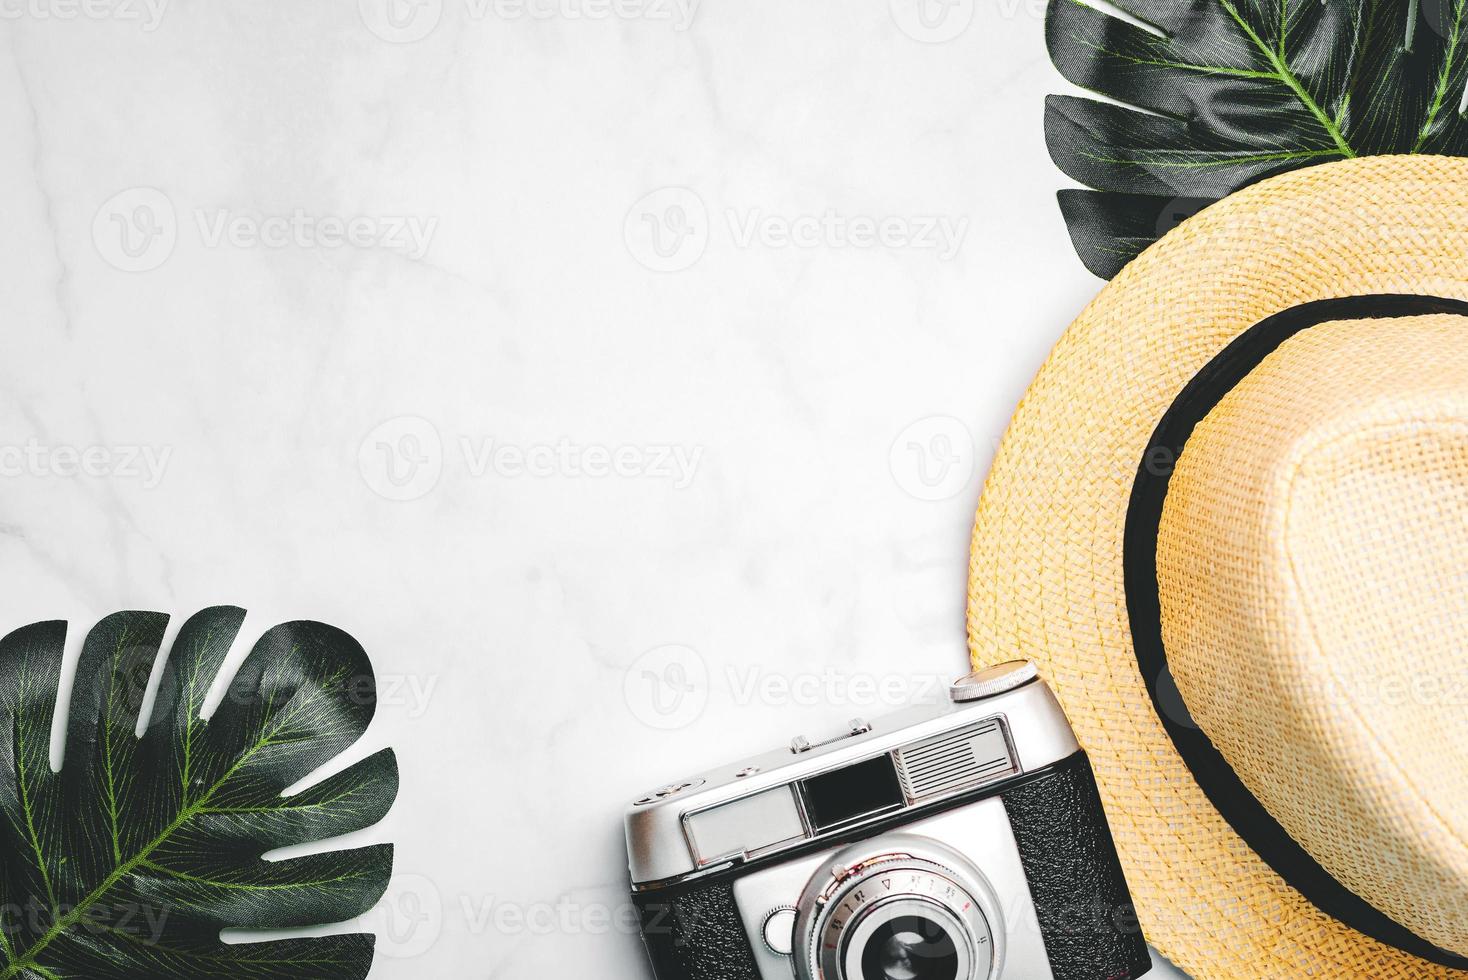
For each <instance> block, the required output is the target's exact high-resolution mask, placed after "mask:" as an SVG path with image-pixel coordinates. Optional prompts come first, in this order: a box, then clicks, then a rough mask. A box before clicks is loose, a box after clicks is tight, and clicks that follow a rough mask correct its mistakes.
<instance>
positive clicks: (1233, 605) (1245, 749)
mask: <svg viewBox="0 0 1468 980" xmlns="http://www.w3.org/2000/svg"><path fill="white" fill-rule="evenodd" d="M1464 301H1468V159H1448V158H1441V157H1374V158H1365V159H1357V160H1350V161H1345V162H1341V163H1335V164H1329V165H1326V166H1320V167H1315V168H1311V169H1307V170H1302V171H1297V172H1294V173H1290V174H1287V175H1285V176H1281V177H1277V178H1273V179H1271V180H1267V181H1264V182H1263V183H1260V184H1257V185H1254V186H1253V187H1250V188H1248V189H1246V190H1243V191H1240V192H1238V193H1237V194H1234V195H1233V196H1231V197H1229V198H1227V199H1225V200H1224V201H1222V202H1221V203H1219V204H1216V205H1214V206H1213V207H1211V208H1209V209H1208V210H1206V211H1204V212H1203V213H1202V214H1200V215H1198V216H1197V217H1195V218H1193V219H1191V220H1189V221H1187V222H1185V223H1184V224H1183V225H1182V226H1180V227H1179V228H1177V229H1176V230H1174V231H1173V232H1171V233H1170V234H1168V235H1167V236H1166V237H1165V238H1164V239H1163V240H1162V241H1161V242H1159V243H1158V244H1157V245H1155V246H1153V247H1152V248H1151V249H1150V250H1149V251H1147V252H1146V253H1144V254H1143V255H1142V256H1141V257H1140V258H1139V259H1137V260H1136V261H1135V262H1133V263H1132V264H1131V265H1130V266H1128V267H1127V269H1126V270H1124V271H1123V272H1122V273H1121V275H1120V276H1118V277H1117V278H1116V279H1115V280H1114V281H1113V282H1112V283H1110V284H1109V285H1108V286H1107V287H1106V289H1105V290H1104V291H1103V292H1102V293H1101V295H1100V296H1099V297H1098V298H1097V299H1096V301H1095V302H1094V303H1093V304H1092V305H1091V306H1090V307H1089V308H1088V309H1087V310H1086V311H1085V312H1084V313H1083V314H1082V315H1081V317H1080V319H1079V320H1077V321H1076V322H1075V324H1074V325H1073V326H1072V327H1071V328H1070V329H1069V330H1068V331H1067V332H1066V334H1065V335H1064V337H1062V338H1061V340H1060V343H1059V344H1058V345H1057V346H1056V348H1055V350H1054V352H1053V353H1052V354H1051V356H1050V358H1049V360H1048V361H1047V363H1046V364H1045V366H1044V367H1043V368H1042V369H1041V371H1040V374H1039V376H1038V377H1037V378H1036V380H1035V382H1034V384H1033V386H1032V387H1031V388H1030V390H1029V392H1028V393H1027V394H1026V395H1025V397H1024V400H1023V401H1022V402H1021V404H1020V406H1019V409H1018V411H1017V414H1016V415H1015V418H1014V421H1013V422H1012V424H1011V426H1010V429H1009V432H1008V434H1007V435H1006V436H1005V439H1004V442H1003V444H1002V446H1001V448H1000V451H999V454H998V456H997V458H996V460H995V463H994V467H993V471H992V473H991V474H990V476H989V479H988V482H987V484H986V486H985V489H984V494H983V499H982V502H981V503H980V505H979V511H978V518H977V522H976V526H975V529H974V539H973V551H972V559H971V565H970V576H969V603H968V620H969V640H970V647H971V650H972V653H973V657H974V660H975V663H976V664H981V665H982V664H986V663H992V662H994V661H996V660H1008V659H1012V658H1013V657H1015V656H1017V655H1018V656H1025V657H1029V658H1031V659H1033V660H1035V661H1036V662H1037V663H1038V664H1039V665H1040V668H1041V670H1042V671H1043V672H1044V674H1045V675H1046V676H1047V677H1048V679H1049V680H1050V681H1051V683H1052V684H1053V685H1054V686H1055V688H1056V691H1057V693H1058V694H1059V696H1060V698H1061V700H1062V702H1063V703H1064V705H1065V707H1066V710H1067V711H1068V713H1069V715H1070V718H1071V721H1072V722H1073V724H1074V725H1075V728H1076V732H1077V735H1078V736H1079V738H1080V740H1081V743H1082V744H1083V745H1084V746H1085V747H1086V749H1087V750H1088V751H1089V753H1090V755H1091V761H1092V764H1093V766H1094V767H1095V769H1096V773H1097V778H1098V780H1099V782H1100V786H1101V791H1102V796H1103V798H1104V801H1105V804H1106V810H1107V814H1108V816H1109V817H1110V820H1111V825H1112V828H1113V831H1114V833H1115V836H1116V840H1117V844H1118V847H1119V849H1120V852H1121V855H1122V860H1123V863H1124V865H1125V867H1126V871H1127V874H1128V878H1129V880H1130V883H1131V886H1132V891H1133V894H1134V897H1135V899H1136V902H1137V906H1138V912H1139V914H1140V916H1141V921H1142V925H1143V928H1144V930H1145V931H1146V934H1147V937H1148V939H1149V940H1151V941H1152V943H1153V944H1154V945H1155V946H1157V947H1158V948H1159V949H1160V950H1161V951H1162V953H1163V954H1164V955H1166V956H1168V957H1169V958H1170V959H1172V960H1173V961H1174V962H1175V963H1177V964H1178V966H1179V967H1181V968H1182V969H1183V970H1185V971H1187V972H1189V973H1191V974H1192V975H1194V976H1195V977H1199V978H1205V980H1211V978H1229V980H1233V978H1254V977H1268V978H1293V977H1312V978H1320V977H1372V978H1399V977H1401V978H1405V977H1413V978H1418V977H1439V976H1442V977H1447V976H1455V977H1462V976H1468V973H1465V972H1464V971H1465V970H1468V911H1465V910H1468V302H1464Z"/></svg>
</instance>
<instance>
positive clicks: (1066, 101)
mask: <svg viewBox="0 0 1468 980" xmlns="http://www.w3.org/2000/svg"><path fill="white" fill-rule="evenodd" d="M1114 6H1115V7H1116V8H1117V9H1119V10H1122V11H1124V12H1125V13H1126V14H1128V15H1129V16H1131V17H1132V18H1134V19H1135V20H1137V21H1138V22H1140V23H1143V24H1146V25H1147V26H1148V27H1149V28H1150V29H1143V28H1142V27H1138V26H1135V25H1134V24H1132V23H1129V22H1127V21H1126V20H1124V19H1121V18H1119V17H1112V16H1108V15H1107V14H1105V13H1102V12H1101V11H1099V10H1096V9H1093V8H1092V7H1089V6H1086V5H1084V4H1082V3H1079V2H1077V0H1051V4H1050V10H1049V16H1048V20H1047V25H1046V34H1047V39H1048V43H1049V47H1050V56H1051V58H1052V59H1053V60H1054V62H1055V64H1056V66H1057V67H1058V68H1059V69H1060V71H1061V73H1062V74H1063V75H1065V77H1066V78H1067V79H1069V80H1070V81H1072V82H1075V83H1076V84H1077V85H1080V86H1082V87H1084V88H1087V89H1090V90H1092V91H1094V92H1098V93H1100V94H1102V95H1105V96H1107V97H1109V98H1111V99H1113V100H1115V101H1116V102H1120V103H1123V105H1113V104H1110V103H1102V102H1098V101H1094V100H1091V99H1081V98H1074V97H1070V96H1051V97H1050V99H1049V100H1048V103H1047V106H1046V118H1045V134H1046V140H1047V142H1048V143H1049V146H1050V153H1051V156H1052V157H1054V159H1055V162H1056V163H1057V164H1058V165H1059V166H1060V168H1061V169H1062V170H1064V171H1065V172H1066V173H1067V174H1068V175H1070V176H1071V177H1073V178H1074V179H1076V180H1078V181H1080V182H1081V183H1083V184H1085V185H1086V186H1087V187H1090V188H1093V190H1089V191H1086V190H1070V191H1062V192H1061V195H1060V205H1061V210H1062V211H1063V213H1064V215H1065V219H1066V222H1067V223H1068V224H1069V226H1070V231H1071V238H1072V240H1073V241H1074V243H1075V246H1076V250H1077V251H1078V252H1079V253H1080V255H1081V259H1082V261H1084V262H1085V264H1086V267H1087V268H1089V269H1090V270H1091V271H1092V272H1095V273H1096V274H1097V275H1099V276H1101V277H1103V278H1108V279H1109V278H1110V277H1112V276H1114V275H1115V274H1116V273H1117V272H1119V271H1120V270H1121V268H1122V267H1123V266H1124V265H1126V263H1127V262H1129V261H1130V260H1131V259H1132V258H1134V257H1135V256H1136V255H1137V254H1138V253H1139V252H1140V251H1141V250H1142V249H1144V248H1146V247H1147V246H1148V245H1150V244H1151V243H1152V242H1154V241H1156V240H1157V239H1158V238H1160V237H1161V236H1162V235H1163V234H1164V233H1166V232H1167V231H1168V230H1169V229H1170V228H1172V227H1173V226H1174V225H1176V224H1177V223H1178V222H1179V221H1181V220H1182V219H1183V218H1185V217H1187V216H1189V215H1191V214H1192V213H1194V212H1196V211H1198V210H1199V209H1201V208H1202V207H1204V206H1206V205H1207V204H1209V203H1211V202H1213V201H1216V200H1218V199H1219V198H1221V197H1224V196H1226V195H1228V194H1231V193H1233V192H1234V191H1236V190H1238V189H1239V188H1240V187H1243V186H1245V185H1246V184H1249V183H1252V182H1254V181H1257V180H1261V179H1263V178H1265V177H1269V176H1272V175H1274V174H1278V173H1282V172H1284V171H1286V170H1292V169H1296V168H1299V167H1306V166H1311V165H1314V164H1319V163H1323V162H1326V161H1330V160H1342V159H1346V158H1349V157H1355V156H1364V155H1370V154H1385V153H1437V154H1447V155H1454V156H1459V155H1464V154H1468V118H1465V116H1464V111H1463V110H1464V105H1465V88H1468V0H1114Z"/></svg>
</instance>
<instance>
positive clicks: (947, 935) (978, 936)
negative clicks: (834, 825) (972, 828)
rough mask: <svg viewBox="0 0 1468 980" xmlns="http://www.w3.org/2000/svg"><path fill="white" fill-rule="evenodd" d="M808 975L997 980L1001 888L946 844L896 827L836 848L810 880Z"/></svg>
mask: <svg viewBox="0 0 1468 980" xmlns="http://www.w3.org/2000/svg"><path fill="white" fill-rule="evenodd" d="M795 936H796V939H795V941H796V947H797V949H798V950H799V952H798V953H796V961H795V973H796V976H797V978H798V980H992V978H993V977H996V976H998V975H999V974H1000V973H1001V972H1002V970H1003V962H1004V945H1005V934H1004V919H1003V916H1002V915H1001V914H1000V911H999V902H998V898H997V896H996V895H995V894H994V889H993V886H991V885H990V884H989V882H988V880H987V879H986V878H985V877H984V875H983V874H981V873H980V872H979V870H978V869H977V868H975V867H974V866H973V865H972V863H971V862H970V861H969V860H968V859H967V858H966V857H964V856H963V855H962V854H960V853H958V852H957V851H955V850H953V848H951V847H949V846H947V845H946V844H943V843H940V842H939V841H935V840H932V839H930V838H926V837H918V836H916V835H913V834H887V835H885V836H883V837H879V838H873V839H872V840H868V841H862V842H859V843H857V844H853V845H851V846H850V847H848V848H846V849H845V850H843V851H840V852H838V853H836V854H835V855H833V856H832V857H831V859H830V862H829V863H828V864H827V865H826V866H825V867H823V868H822V869H821V870H820V871H819V872H817V873H816V874H815V875H814V876H813V877H812V878H811V879H810V881H809V882H807V883H806V888H805V891H804V892H802V894H801V898H800V905H799V911H798V913H797V916H796V923H795Z"/></svg>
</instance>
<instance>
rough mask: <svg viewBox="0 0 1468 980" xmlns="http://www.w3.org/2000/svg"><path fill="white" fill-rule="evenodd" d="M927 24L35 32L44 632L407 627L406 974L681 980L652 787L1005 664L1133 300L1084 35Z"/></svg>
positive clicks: (397, 717)
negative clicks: (629, 912) (1031, 538)
mask: <svg viewBox="0 0 1468 980" xmlns="http://www.w3.org/2000/svg"><path fill="white" fill-rule="evenodd" d="M924 2H925V3H927V4H928V5H927V6H925V7H923V8H922V9H919V2H918V0H891V2H890V3H889V0H859V2H851V0H801V2H799V3H791V2H789V0H703V2H702V3H694V2H693V0H523V2H521V0H361V2H360V3H358V2H357V0H321V2H312V3H300V2H298V0H260V2H255V3H249V4H245V3H233V4H230V3H214V2H205V0H171V2H169V0H0V15H3V16H0V132H4V133H5V134H6V136H5V139H4V140H3V142H0V178H3V182H4V186H5V187H6V193H5V195H4V198H3V204H0V213H3V216H4V234H3V235H0V261H3V268H4V269H5V270H6V274H5V275H4V277H3V279H0V345H3V347H0V381H3V384H0V444H3V449H0V468H3V473H0V568H3V573H0V574H3V582H4V601H3V606H0V609H3V625H4V627H5V628H7V629H8V628H12V627H14V626H17V625H20V624H22V623H25V622H29V621H32V620H37V619H43V618H51V617H65V618H69V619H71V620H73V622H74V623H75V624H77V625H78V626H80V625H82V624H86V623H90V622H91V621H93V620H95V619H96V618H97V617H99V616H100V615H102V614H104V613H106V612H108V611H110V610H113V609H116V608H122V607H146V608H161V609H166V610H169V611H171V612H174V613H177V614H180V615H183V614H186V613H188V612H190V611H192V610H194V609H196V608H198V607H200V606H202V605H207V604H212V603H216V602H233V603H238V604H241V605H245V606H247V607H249V609H250V610H251V615H250V618H249V620H248V622H247V627H246V629H247V631H248V632H250V633H252V634H258V633H259V632H260V631H261V630H263V629H264V628H266V627H267V626H268V625H270V624H271V623H273V622H277V621H280V620H283V619H286V618H293V617H300V616H305V617H311V618H318V619H324V620H327V621H329V622H332V623H335V624H337V625H339V626H342V627H344V628H346V629H348V630H349V631H350V632H352V633H353V634H355V635H356V636H357V637H358V638H359V639H361V640H362V642H363V643H364V644H365V645H366V646H367V648H368V650H369V651H370V652H371V653H372V655H373V657H374V659H375V661H376V664H377V666H378V669H379V672H380V674H381V675H382V676H383V678H384V688H383V705H382V708H381V710H380V712H379V716H378V720H377V722H376V723H375V724H374V726H373V728H372V730H371V732H370V733H369V736H368V738H367V740H366V742H365V743H364V744H363V745H362V746H360V747H359V749H358V751H357V752H356V753H355V754H356V755H360V754H365V753H366V752H367V751H369V750H370V749H374V748H377V747H380V746H383V745H393V746H395V747H396V749H397V751H398V753H399V757H400V761H401V765H402V770H403V787H402V796H401V799H400V801H399V803H398V806H397V808H396V809H395V811H394V813H393V815H392V816H391V818H390V819H389V820H388V821H387V822H386V823H385V824H383V825H382V826H381V827H379V828H377V829H375V830H373V831H372V832H371V833H370V834H367V835H363V837H364V839H385V840H394V841H396V842H397V847H398V850H397V866H398V870H399V872H400V875H399V878H398V880H397V881H396V882H395V883H394V887H393V889H392V890H391V892H390V893H389V896H388V898H387V899H386V900H385V901H384V904H383V906H382V907H381V908H380V909H379V910H378V911H377V912H376V913H374V916H373V917H372V918H373V921H374V922H375V923H376V925H377V927H379V928H382V929H383V930H384V933H385V935H384V938H383V941H382V945H381V952H382V955H381V958H380V960H379V964H378V967H377V968H376V970H375V972H374V974H373V976H374V977H382V978H393V977H402V978H409V977H413V978H417V977H466V978H489V977H517V978H519V977H550V976H557V977H559V976H596V977H600V978H604V980H616V978H643V977H646V976H647V975H648V974H647V971H646V967H645V966H644V964H643V958H642V952H641V949H640V946H639V944H638V942H637V940H636V939H635V938H634V937H633V936H632V935H630V934H629V933H628V931H627V930H626V929H625V928H623V927H622V923H623V922H624V918H623V912H622V911H621V910H622V908H623V906H624V904H625V898H624V884H625V868H624V860H623V855H622V853H621V841H620V828H619V819H620V813H621V809H622V806H623V803H624V801H626V800H628V799H629V798H631V797H632V796H633V795H636V794H637V793H639V792H640V791H641V790H643V789H645V788H647V787H649V786H651V785H654V784H657V783H659V782H661V781H666V780H667V779H669V778H671V777H673V776H676V775H678V774H679V773H680V772H683V771H685V770H688V769H691V768H695V767H699V766H701V765H702V764H704V763H711V762H716V761H719V760H721V759H723V758H728V757H734V756H738V755H741V754H745V753H748V752H752V751H755V750H759V749H762V748H765V747H767V746H769V745H771V744H772V743H775V742H779V741H783V740H784V739H786V738H788V737H789V736H790V735H791V734H793V733H794V732H796V731H799V730H804V729H812V730H822V729H824V728H825V727H827V726H830V725H832V724H834V723H837V722H840V721H844V720H845V719H846V718H847V717H849V716H851V715H852V714H857V713H864V712H870V713H877V712H880V711H881V710H882V709H883V707H884V705H885V704H886V703H896V702H900V701H902V700H903V699H904V698H905V697H907V696H909V695H910V694H913V693H918V692H921V691H923V690H926V689H928V688H927V685H929V684H930V683H931V681H932V680H933V679H938V680H946V679H947V678H949V677H950V676H951V675H955V674H958V673H961V672H962V670H963V669H964V662H965V661H964V644H963V628H962V613H963V591H964V571H965V554H966V549H967V545H968V541H967V536H968V530H969V523H970V515H971V512H972V508H973V505H974V502H975V499H976V495H977V492H978V486H979V481H980V480H981V478H982V474H983V471H984V469H985V468H986V466H987V464H988V460H989V458H990V456H991V453H992V447H993V445H994V441H995V440H996V439H997V437H998V436H999V434H1000V432H1001V431H1002V428H1003V426H1004V424H1005V422H1006V420H1007V418H1008V416H1009V413H1010V411H1011V409H1012V407H1013V405H1014V403H1015V401H1016V400H1017V399H1018V397H1019V395H1020V393H1021V392H1022V391H1023V389H1024V386H1025V384H1026V382H1027V381H1028V380H1029V378H1030V377H1031V375H1032V374H1033V372H1034V371H1035V369H1036V368H1037V367H1038V365H1039V363H1040V361H1041V360H1042V358H1043V357H1044V355H1045V353H1046V351H1047V349H1048V348H1049V346H1050V345H1051V343H1053V341H1054V339H1055V338H1056V336H1057V335H1058V334H1059V332H1060V330H1061V329H1062V328H1063V327H1064V325H1065V324H1066V323H1067V322H1068V321H1069V320H1070V319H1071V318H1072V317H1073V316H1074V315H1075V313H1076V312H1077V311H1078V310H1079V309H1080V308H1081V307H1082V305H1083V304H1084V303H1085V302H1086V301H1087V300H1089V299H1090V297H1091V296H1092V295H1093V294H1094V293H1095V291H1096V290H1097V288H1098V287H1099V283H1098V282H1097V281H1096V280H1095V279H1093V278H1091V277H1090V276H1089V275H1088V274H1087V273H1086V272H1085V271H1084V270H1083V269H1082V268H1081V266H1080V263H1079V262H1078V261H1077V260H1076V258H1075V256H1074V255H1073V254H1072V252H1071V250H1070V247H1069V244H1068V242H1067V238H1066V234H1065V230H1064V228H1063V225H1062V222H1061V219H1060V216H1059V213H1058V211H1057V208H1056V206H1055V202H1054V197H1053V195H1054V192H1055V190H1056V189H1057V188H1058V187H1060V186H1062V185H1063V184H1064V183H1065V181H1064V179H1063V178H1062V176H1061V175H1060V174H1058V173H1057V172H1056V170H1055V169H1054V168H1053V166H1052V165H1051V164H1050V163H1049V160H1048V157H1047V155H1046V153H1045V148H1044V144H1043V139H1042V132H1041V112H1042V101H1041V100H1042V97H1043V96H1044V94H1045V93H1046V92H1047V91H1053V90H1057V89H1059V88H1060V83H1059V81H1058V79H1057V76H1056V75H1055V73H1054V72H1053V70H1052V69H1051V67H1050V66H1049V64H1048V62H1047V60H1046V57H1045V53H1044V45H1043V32H1042V16H1041V14H1042V8H1043V4H1042V3H1040V2H1039V0H993V2H987V3H976V2H974V0H924ZM915 447H922V452H919V450H918V449H917V448H915ZM680 669H681V670H684V671H685V673H683V674H679V673H678V672H677V671H678V670H680ZM649 676H652V677H657V678H664V679H666V680H668V681H675V682H676V681H679V680H680V678H681V679H686V680H687V683H688V684H689V685H691V687H692V688H693V690H692V691H691V692H685V693H687V696H686V697H684V698H683V699H682V700H681V701H679V700H676V699H675V698H674V695H675V694H676V693H677V690H678V688H677V686H676V685H674V686H671V687H670V686H668V685H666V684H664V685H663V686H662V687H657V686H649V682H648V680H647V678H648V677H649ZM853 681H854V683H853ZM655 695H656V696H658V698H659V700H656V701H655V700H653V698H654V696H655ZM608 920H610V922H609V921H608Z"/></svg>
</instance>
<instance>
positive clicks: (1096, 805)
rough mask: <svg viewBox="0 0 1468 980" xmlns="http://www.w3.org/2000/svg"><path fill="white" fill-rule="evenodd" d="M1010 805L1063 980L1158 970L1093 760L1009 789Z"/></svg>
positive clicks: (1125, 979) (1111, 979) (1109, 978)
mask: <svg viewBox="0 0 1468 980" xmlns="http://www.w3.org/2000/svg"><path fill="white" fill-rule="evenodd" d="M1004 806H1005V809H1007V810H1008V811H1009V822H1010V825H1011V826H1012V827H1013V828H1014V836H1015V840H1017V841H1018V842H1019V857H1020V862H1021V863H1022V864H1023V865H1024V869H1025V876H1026V877H1027V878H1028V879H1029V882H1030V895H1031V896H1032V897H1033V898H1034V900H1035V910H1036V912H1037V913H1038V915H1039V919H1040V933H1041V935H1042V936H1044V938H1045V951H1046V952H1047V953H1049V954H1050V971H1051V972H1052V973H1054V974H1055V980H1131V978H1133V977H1140V976H1141V975H1142V974H1144V973H1146V972H1147V971H1148V970H1150V969H1151V968H1152V958H1151V956H1150V955H1149V954H1148V952H1147V941H1146V939H1145V938H1143V936H1142V929H1141V927H1140V926H1139V925H1138V924H1137V915H1136V910H1135V908H1134V907H1133V905H1132V896H1131V891H1130V889H1128V888H1127V883H1126V877H1125V876H1124V875H1123V874H1122V870H1121V861H1120V859H1119V858H1118V857H1117V854H1116V843H1115V842H1114V841H1113V840H1112V837H1111V828H1110V826H1109V825H1108V824H1107V823H1106V814H1105V812H1104V811H1103V810H1102V809H1101V796H1100V794H1099V793H1098V792H1097V789H1096V777H1095V776H1094V775H1093V774H1092V772H1091V766H1090V763H1089V762H1088V761H1087V759H1086V756H1085V755H1084V754H1081V755H1077V756H1072V757H1071V758H1070V759H1068V760H1066V761H1065V762H1063V763H1061V765H1060V766H1059V767H1057V768H1056V770H1055V771H1054V772H1053V773H1052V774H1051V775H1049V776H1047V777H1045V778H1044V779H1037V780H1035V781H1034V782H1030V783H1026V784H1024V785H1021V786H1019V787H1016V788H1015V789H1012V790H1009V791H1007V792H1006V793H1005V794H1004Z"/></svg>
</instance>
